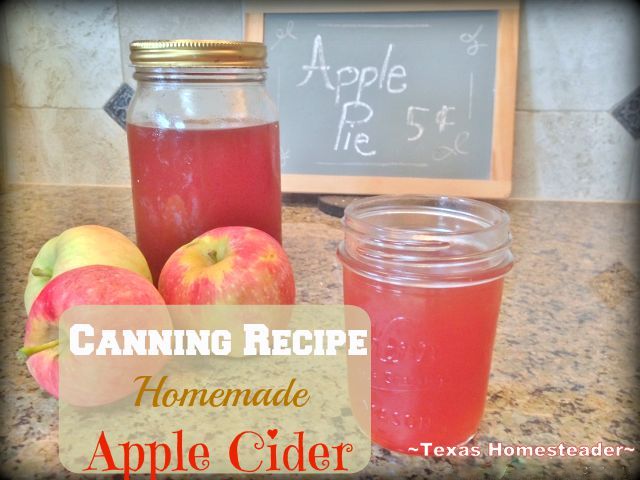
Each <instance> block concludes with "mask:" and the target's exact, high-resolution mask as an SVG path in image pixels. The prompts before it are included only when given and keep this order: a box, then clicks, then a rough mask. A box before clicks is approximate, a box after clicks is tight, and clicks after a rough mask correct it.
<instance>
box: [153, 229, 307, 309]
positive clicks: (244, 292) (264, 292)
mask: <svg viewBox="0 0 640 480" xmlns="http://www.w3.org/2000/svg"><path fill="white" fill-rule="evenodd" d="M158 289H159V290H160V294H161V295H162V296H163V298H164V300H165V302H166V303H167V304H168V305H176V304H188V305H290V304H293V303H294V302H295V295H296V293H295V284H294V280H293V269H292V268H291V264H290V262H289V259H288V258H287V255H286V253H285V252H284V250H283V249H282V247H281V246H280V244H279V243H278V242H277V241H276V240H275V239H274V238H273V237H271V236H269V235H268V234H266V233H264V232H262V231H260V230H257V229H255V228H250V227H221V228H215V229H213V230H210V231H208V232H206V233H204V234H202V235H200V236H199V237H197V238H196V239H194V240H193V241H191V242H190V243H188V244H187V245H184V246H182V247H180V248H179V249H178V250H176V251H175V252H174V253H173V255H171V257H169V260H167V263H165V265H164V267H163V269H162V272H161V273H160V279H159V284H158Z"/></svg>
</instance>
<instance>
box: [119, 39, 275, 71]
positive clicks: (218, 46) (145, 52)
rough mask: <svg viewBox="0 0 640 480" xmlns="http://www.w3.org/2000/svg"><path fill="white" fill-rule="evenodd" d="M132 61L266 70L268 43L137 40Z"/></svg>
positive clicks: (156, 64) (179, 65) (139, 64)
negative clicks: (266, 46) (266, 44)
mask: <svg viewBox="0 0 640 480" xmlns="http://www.w3.org/2000/svg"><path fill="white" fill-rule="evenodd" d="M129 48H130V50H131V54H130V55H129V58H130V59H131V63H133V65H134V66H137V67H138V66H139V67H218V68H264V67H266V65H267V63H266V60H267V49H266V48H265V45H264V43H259V42H240V41H232V40H189V39H180V40H135V41H133V42H131V44H130V45H129Z"/></svg>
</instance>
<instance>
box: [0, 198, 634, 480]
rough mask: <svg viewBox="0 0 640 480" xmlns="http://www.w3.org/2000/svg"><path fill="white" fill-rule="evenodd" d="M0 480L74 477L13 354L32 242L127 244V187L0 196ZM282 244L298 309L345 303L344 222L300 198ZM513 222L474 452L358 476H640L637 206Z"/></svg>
mask: <svg viewBox="0 0 640 480" xmlns="http://www.w3.org/2000/svg"><path fill="white" fill-rule="evenodd" d="M0 199H1V200H0V202H1V215H2V244H1V246H0V249H1V252H2V255H1V262H2V269H1V271H2V291H1V296H2V297H1V305H0V308H1V314H2V317H1V318H2V336H3V341H2V350H1V360H2V366H1V374H0V395H1V398H2V400H1V401H2V427H1V430H0V461H1V469H0V470H1V472H2V474H3V475H2V476H3V477H7V478H60V477H68V478H73V477H74V476H73V475H71V474H69V473H68V472H66V471H65V470H64V468H63V467H62V466H61V465H60V463H59V461H58V457H57V443H56V442H57V428H58V420H57V404H56V401H55V400H54V399H52V398H50V397H48V396H47V395H46V394H44V393H42V392H41V391H40V389H39V388H38V386H37V385H36V383H35V382H34V381H33V379H32V378H31V377H30V376H29V374H28V372H27V369H26V367H25V366H24V365H21V364H20V363H19V362H18V361H17V360H16V359H15V351H16V350H17V349H18V348H19V347H20V346H21V341H22V335H23V328H24V321H25V313H24V309H23V305H22V293H23V289H24V285H25V279H26V274H27V270H28V268H29V265H30V262H31V260H32V258H33V257H34V256H35V254H36V252H37V251H38V249H39V247H40V246H41V245H42V244H43V243H44V242H45V241H46V240H47V239H48V238H50V237H52V236H54V235H56V234H57V233H59V232H61V231H62V230H64V229H66V228H68V227H71V226H73V225H80V224H87V223H99V224H102V225H106V226H110V227H113V228H116V229H118V230H120V231H122V232H123V233H125V234H126V235H129V236H130V237H132V238H133V234H134V229H133V219H132V213H131V200H130V193H129V190H128V189H125V188H98V187H95V188H90V187H77V188H68V187H65V188H62V187H35V186H33V187H16V188H12V189H10V190H9V191H8V192H6V193H4V194H2V195H0ZM293 200H294V201H293V203H289V204H288V205H287V206H286V207H285V209H284V222H285V223H284V246H285V248H286V250H287V251H288V253H289V255H290V257H291V259H292V262H293V264H294V269H295V273H296V280H297V287H298V301H299V302H300V303H323V304H330V303H337V302H341V300H342V291H341V290H342V286H341V276H340V267H339V265H338V262H337V260H336V258H335V248H336V245H337V242H338V241H339V239H340V238H341V236H342V233H341V231H340V224H339V221H338V219H336V218H332V217H329V216H327V215H325V214H323V213H321V212H320V211H318V210H317V209H316V208H315V203H313V202H304V201H302V200H301V199H300V198H294V199H293ZM499 205H500V206H501V207H503V208H505V209H506V210H507V211H508V212H509V213H510V214H511V217H512V222H513V228H512V231H513V237H514V244H513V252H514V254H515V257H516V264H515V267H514V269H513V271H512V272H511V273H510V274H509V276H508V277H507V281H506V286H505V292H504V300H503V306H502V313H501V318H500V324H499V330H498V335H497V339H496V345H495V354H494V362H493V370H492V377H491V383H490V387H489V398H488V402H487V408H486V414H485V416H484V420H483V422H482V424H481V426H480V431H479V432H478V435H477V436H476V437H475V439H474V440H473V441H472V444H471V445H477V446H479V447H480V448H481V450H482V451H483V455H482V456H480V457H468V458H453V457H448V458H437V459H436V458H423V457H409V456H405V455H398V454H394V453H391V452H389V451H387V450H384V449H381V448H378V447H376V446H374V448H373V452H372V457H371V462H370V464H369V466H368V467H367V468H366V470H364V471H363V472H361V473H360V474H359V476H361V477H363V478H386V477H390V476H403V477H409V476H413V477H414V478H422V477H431V478H576V477H584V478H612V479H614V478H632V477H635V476H637V475H638V473H639V472H640V461H639V459H640V454H639V453H638V451H637V448H639V447H640V415H639V414H640V402H638V400H639V397H640V395H639V394H640V373H639V372H640V370H639V369H638V363H637V361H636V356H637V355H636V354H637V350H638V339H639V338H640V335H639V334H640V332H639V330H640V329H639V322H638V299H639V291H640V288H639V284H638V278H640V272H639V271H638V267H639V265H638V257H637V254H638V252H637V250H638V249H637V247H638V245H639V241H638V240H639V237H638V229H637V224H638V213H639V209H640V207H639V206H638V205H637V204H635V205H634V204H603V203H555V202H525V201H507V202H499ZM489 442H502V443H503V444H504V445H557V444H559V443H561V442H564V443H566V444H571V445H595V444H596V443H597V442H603V443H604V444H608V445H626V446H629V447H631V448H636V451H634V452H624V453H623V454H622V456H620V457H618V458H616V457H612V458H601V457H587V458H559V457H555V458H521V457H518V458H511V457H497V456H489V455H486V453H487V452H486V449H487V445H488V443H489Z"/></svg>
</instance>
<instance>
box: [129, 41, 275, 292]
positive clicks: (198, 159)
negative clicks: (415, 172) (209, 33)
mask: <svg viewBox="0 0 640 480" xmlns="http://www.w3.org/2000/svg"><path fill="white" fill-rule="evenodd" d="M130 47H131V56H130V58H131V62H132V64H133V65H134V67H135V74H134V78H135V79H136V80H137V82H138V88H137V90H136V94H135V96H134V98H133V100H132V102H131V104H130V106H129V111H128V114H127V139H128V143H129V159H130V164H131V185H132V190H133V207H134V214H135V224H136V234H137V240H138V245H139V246H140V249H141V250H142V252H143V253H144V255H145V256H146V258H147V260H148V262H149V266H150V268H151V272H152V273H153V276H154V279H155V281H157V279H158V275H159V274H160V270H161V269H162V266H163V265H164V262H165V261H166V260H167V258H168V257H169V256H170V255H171V254H172V253H173V252H174V251H175V250H176V249H177V248H178V247H180V246H182V245H184V244H186V243H188V242H190V241H191V240H192V239H193V238H195V237H196V236H198V235H200V234H202V233H204V232H206V231H208V230H210V229H212V228H215V227H220V226H231V225H244V226H250V227H254V228H258V229H260V230H263V231H265V232H267V233H268V234H270V235H271V236H273V237H274V238H275V239H277V240H278V241H281V199H280V147H279V129H278V116H277V111H276V107H275V104H274V103H273V102H272V101H271V100H270V98H269V96H268V94H267V91H266V89H265V84H264V81H265V71H266V49H265V46H264V44H261V43H255V42H235V41H218V40H167V41H147V40H145V41H136V42H133V43H132V44H131V46H130Z"/></svg>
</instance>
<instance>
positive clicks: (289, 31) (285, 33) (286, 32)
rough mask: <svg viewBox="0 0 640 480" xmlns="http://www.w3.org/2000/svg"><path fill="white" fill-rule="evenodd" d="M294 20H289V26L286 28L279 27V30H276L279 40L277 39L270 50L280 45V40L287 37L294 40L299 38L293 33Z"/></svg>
mask: <svg viewBox="0 0 640 480" xmlns="http://www.w3.org/2000/svg"><path fill="white" fill-rule="evenodd" d="M293 25H294V24H293V20H289V21H288V22H287V27H286V28H285V29H282V28H279V29H278V30H276V38H277V40H276V41H275V43H274V44H273V45H271V48H269V50H272V51H273V50H275V49H276V47H277V46H278V45H280V42H281V41H283V40H284V39H285V38H291V39H293V40H297V39H298V37H296V36H295V35H294V34H293Z"/></svg>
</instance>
